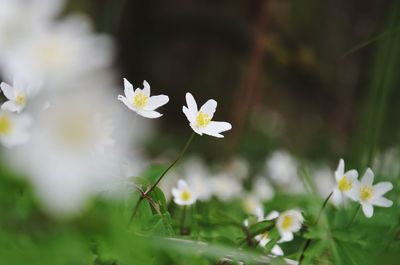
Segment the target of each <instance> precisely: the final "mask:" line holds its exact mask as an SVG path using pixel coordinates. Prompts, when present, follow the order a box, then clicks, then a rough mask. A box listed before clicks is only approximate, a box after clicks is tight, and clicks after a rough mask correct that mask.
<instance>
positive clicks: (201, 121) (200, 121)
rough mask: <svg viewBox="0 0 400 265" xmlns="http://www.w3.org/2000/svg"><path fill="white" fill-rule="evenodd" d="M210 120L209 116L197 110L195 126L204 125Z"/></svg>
mask: <svg viewBox="0 0 400 265" xmlns="http://www.w3.org/2000/svg"><path fill="white" fill-rule="evenodd" d="M210 121H211V118H210V116H209V115H208V114H205V113H203V112H201V111H200V112H199V114H197V117H196V122H197V126H200V127H206V126H207V125H208V124H209V123H210Z"/></svg>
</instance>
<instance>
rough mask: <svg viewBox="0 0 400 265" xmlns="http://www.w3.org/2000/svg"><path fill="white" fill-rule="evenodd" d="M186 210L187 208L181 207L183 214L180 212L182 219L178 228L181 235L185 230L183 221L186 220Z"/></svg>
mask: <svg viewBox="0 0 400 265" xmlns="http://www.w3.org/2000/svg"><path fill="white" fill-rule="evenodd" d="M186 208H187V206H186V205H185V206H183V212H182V219H181V226H180V231H181V235H185V234H186V233H185V232H186V231H185V230H186V229H185V219H186Z"/></svg>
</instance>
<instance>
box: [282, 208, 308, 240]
mask: <svg viewBox="0 0 400 265" xmlns="http://www.w3.org/2000/svg"><path fill="white" fill-rule="evenodd" d="M303 221H304V218H303V216H302V215H301V212H300V211H299V210H288V211H285V212H283V213H281V214H280V215H279V217H278V220H277V221H276V227H277V228H278V232H279V234H280V235H281V239H280V240H279V242H288V241H292V240H293V233H296V232H297V231H299V230H300V228H301V225H302V224H303Z"/></svg>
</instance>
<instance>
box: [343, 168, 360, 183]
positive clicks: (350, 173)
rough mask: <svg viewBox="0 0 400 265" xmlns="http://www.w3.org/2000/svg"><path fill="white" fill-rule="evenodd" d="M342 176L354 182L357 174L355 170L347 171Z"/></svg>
mask: <svg viewBox="0 0 400 265" xmlns="http://www.w3.org/2000/svg"><path fill="white" fill-rule="evenodd" d="M344 175H345V176H346V177H347V178H349V179H350V180H356V179H357V178H358V172H357V170H355V169H352V170H349V171H347V172H346V173H345V174H344Z"/></svg>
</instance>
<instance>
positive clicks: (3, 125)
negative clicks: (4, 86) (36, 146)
mask: <svg viewBox="0 0 400 265" xmlns="http://www.w3.org/2000/svg"><path fill="white" fill-rule="evenodd" d="M31 123H32V119H31V117H30V116H29V115H28V114H20V115H15V114H13V113H10V112H7V111H0V142H1V143H2V144H3V145H4V146H5V147H7V148H10V147H13V146H16V145H22V144H26V143H27V142H28V141H29V139H30V133H29V131H28V127H29V126H30V125H31Z"/></svg>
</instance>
